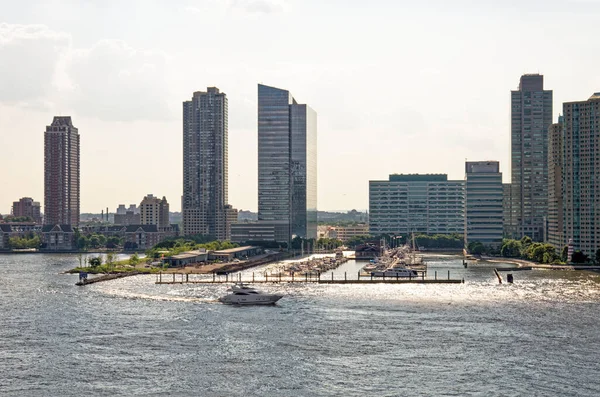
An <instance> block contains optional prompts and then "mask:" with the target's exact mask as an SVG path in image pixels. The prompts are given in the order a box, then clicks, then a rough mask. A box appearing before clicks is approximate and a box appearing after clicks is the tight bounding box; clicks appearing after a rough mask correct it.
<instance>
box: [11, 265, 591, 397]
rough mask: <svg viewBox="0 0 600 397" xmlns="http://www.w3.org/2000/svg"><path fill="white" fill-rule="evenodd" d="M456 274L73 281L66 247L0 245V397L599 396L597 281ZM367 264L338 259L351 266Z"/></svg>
mask: <svg viewBox="0 0 600 397" xmlns="http://www.w3.org/2000/svg"><path fill="white" fill-rule="evenodd" d="M427 260H428V262H429V266H430V267H429V273H430V275H431V273H432V272H434V271H438V272H439V274H446V272H447V271H448V270H450V271H451V273H452V277H453V278H464V279H465V283H464V284H456V285H450V284H448V285H432V284H427V285H419V284H410V285H316V284H310V285H303V284H299V285H265V286H264V288H262V287H261V288H262V289H265V290H268V291H279V292H283V293H284V295H285V297H284V298H283V299H282V300H281V301H280V302H279V303H278V304H277V305H275V306H271V307H232V306H226V305H222V304H220V303H218V302H217V301H216V298H218V297H219V296H221V295H223V294H225V289H226V287H225V286H223V285H156V284H154V281H155V276H135V277H128V278H124V279H119V280H113V281H109V282H104V283H97V284H93V285H89V286H86V287H76V286H75V285H74V284H75V282H76V281H77V276H76V275H64V274H60V273H61V272H63V271H65V270H67V269H69V268H72V267H74V266H76V265H77V262H78V260H77V256H75V255H51V254H20V255H0V395H3V396H4V395H6V396H83V395H90V396H361V397H364V396H598V395H600V377H599V376H598V374H599V373H600V371H599V370H600V332H599V328H600V327H599V325H600V321H599V317H600V306H599V305H598V303H599V302H600V294H599V291H600V276H599V275H597V274H594V273H589V272H568V271H546V270H534V271H520V272H514V276H515V283H514V284H512V285H511V284H502V285H499V284H498V282H497V279H496V276H495V275H494V273H493V268H494V266H498V264H495V265H493V264H478V265H472V266H469V268H467V269H464V268H463V266H462V263H461V261H460V260H459V259H457V258H455V257H450V256H443V255H440V256H434V257H428V258H427ZM359 267H360V264H357V263H356V262H354V261H350V262H347V263H346V264H344V265H342V267H340V268H339V269H338V270H337V271H336V272H337V273H336V277H338V276H339V275H340V274H343V273H344V272H347V273H348V274H350V273H352V274H356V272H357V270H358V269H359Z"/></svg>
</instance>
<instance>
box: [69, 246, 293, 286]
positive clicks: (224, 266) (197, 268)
mask: <svg viewBox="0 0 600 397" xmlns="http://www.w3.org/2000/svg"><path fill="white" fill-rule="evenodd" d="M291 257H292V256H290V255H289V254H287V253H277V254H272V255H269V256H267V257H262V258H258V259H256V260H248V261H243V262H227V263H211V264H205V265H192V266H184V267H169V268H166V269H160V268H145V267H136V268H130V269H120V271H113V272H110V273H105V272H101V271H98V272H90V271H87V270H85V269H87V268H85V269H84V270H76V269H78V268H73V269H70V270H67V271H65V272H64V274H79V273H80V272H86V273H88V274H95V275H98V276H96V277H93V278H90V279H89V280H87V281H83V282H81V281H80V282H78V283H76V284H75V285H88V284H93V283H98V282H102V281H109V280H114V279H117V278H122V277H128V276H138V275H151V274H157V273H163V274H173V273H177V274H211V273H235V272H239V271H242V270H246V269H250V268H253V267H257V266H262V265H268V264H270V263H274V262H279V261H282V260H285V259H288V258H291ZM142 269H143V270H142ZM89 270H92V268H89Z"/></svg>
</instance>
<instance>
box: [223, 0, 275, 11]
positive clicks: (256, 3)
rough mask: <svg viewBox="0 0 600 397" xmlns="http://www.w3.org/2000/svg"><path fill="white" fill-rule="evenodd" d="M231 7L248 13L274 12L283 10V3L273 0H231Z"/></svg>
mask: <svg viewBox="0 0 600 397" xmlns="http://www.w3.org/2000/svg"><path fill="white" fill-rule="evenodd" d="M230 4H231V7H232V8H235V9H240V10H243V11H246V12H248V13H257V14H273V13H277V12H282V11H283V4H282V3H281V2H279V1H273V0H231V3H230Z"/></svg>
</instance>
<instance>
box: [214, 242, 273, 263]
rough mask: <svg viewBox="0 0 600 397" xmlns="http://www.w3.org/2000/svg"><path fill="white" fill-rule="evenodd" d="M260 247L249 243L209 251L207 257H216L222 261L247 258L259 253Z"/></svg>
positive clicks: (260, 251)
mask: <svg viewBox="0 0 600 397" xmlns="http://www.w3.org/2000/svg"><path fill="white" fill-rule="evenodd" d="M262 252H263V251H262V248H260V247H253V246H250V245H247V246H244V247H237V248H230V249H226V250H220V251H210V252H209V253H208V259H218V260H221V261H224V262H229V261H232V260H233V259H247V258H250V257H252V256H256V255H259V254H261V253H262Z"/></svg>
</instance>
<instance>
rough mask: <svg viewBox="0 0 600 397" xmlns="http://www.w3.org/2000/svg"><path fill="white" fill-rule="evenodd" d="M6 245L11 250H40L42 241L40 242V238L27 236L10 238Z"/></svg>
mask: <svg viewBox="0 0 600 397" xmlns="http://www.w3.org/2000/svg"><path fill="white" fill-rule="evenodd" d="M8 245H9V247H10V248H12V249H27V248H40V246H41V245H42V241H41V240H40V236H37V235H34V234H29V235H26V236H23V237H19V236H13V237H10V238H9V239H8Z"/></svg>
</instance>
